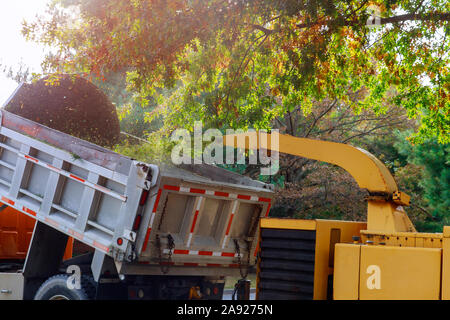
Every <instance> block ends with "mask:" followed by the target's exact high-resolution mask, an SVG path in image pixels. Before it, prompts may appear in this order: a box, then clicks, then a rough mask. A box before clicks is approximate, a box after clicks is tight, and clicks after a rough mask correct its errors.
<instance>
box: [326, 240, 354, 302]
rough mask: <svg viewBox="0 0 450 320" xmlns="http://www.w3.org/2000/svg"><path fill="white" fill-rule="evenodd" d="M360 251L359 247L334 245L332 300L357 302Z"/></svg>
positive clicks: (341, 244)
mask: <svg viewBox="0 0 450 320" xmlns="http://www.w3.org/2000/svg"><path fill="white" fill-rule="evenodd" d="M360 250H361V246H360V245H355V244H346V243H338V244H336V251H335V257H336V259H335V264H334V275H333V276H334V279H333V288H334V290H333V299H335V300H358V298H359V259H360Z"/></svg>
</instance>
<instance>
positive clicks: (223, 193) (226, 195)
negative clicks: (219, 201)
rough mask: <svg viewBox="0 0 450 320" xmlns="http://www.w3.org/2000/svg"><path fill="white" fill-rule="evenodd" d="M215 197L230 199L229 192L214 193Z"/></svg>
mask: <svg viewBox="0 0 450 320" xmlns="http://www.w3.org/2000/svg"><path fill="white" fill-rule="evenodd" d="M214 195H215V196H218V197H228V196H229V195H230V194H229V193H228V192H222V191H214Z"/></svg>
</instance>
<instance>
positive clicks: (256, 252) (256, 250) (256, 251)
mask: <svg viewBox="0 0 450 320" xmlns="http://www.w3.org/2000/svg"><path fill="white" fill-rule="evenodd" d="M258 250H259V242H257V243H256V249H255V257H256V255H257V254H258Z"/></svg>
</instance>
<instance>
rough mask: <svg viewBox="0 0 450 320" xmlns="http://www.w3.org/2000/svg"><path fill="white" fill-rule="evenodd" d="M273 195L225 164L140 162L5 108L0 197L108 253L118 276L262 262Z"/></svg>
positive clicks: (229, 269)
mask: <svg viewBox="0 0 450 320" xmlns="http://www.w3.org/2000/svg"><path fill="white" fill-rule="evenodd" d="M272 197H273V191H272V190H271V186H270V185H268V184H264V183H261V182H258V181H254V180H251V179H249V178H247V177H244V176H241V175H238V174H235V173H232V172H229V171H226V170H224V169H221V168H217V167H214V166H208V165H195V166H194V165H193V166H184V167H171V166H168V167H159V166H156V165H153V164H148V163H143V162H140V161H136V160H133V159H130V158H128V157H125V156H123V155H120V154H117V153H114V152H112V151H110V150H107V149H104V148H101V147H99V146H96V145H94V144H91V143H88V142H86V141H84V140H81V139H77V138H75V137H72V136H70V135H67V134H64V133H61V132H58V131H56V130H53V129H50V128H48V127H45V126H42V125H40V124H38V123H35V122H33V121H30V120H26V119H23V118H21V117H18V116H16V115H13V114H11V113H8V112H6V111H4V110H2V111H1V127H0V201H1V202H3V203H4V204H6V205H9V206H11V207H14V208H15V209H17V210H19V211H21V212H23V213H24V214H26V215H28V216H30V217H33V218H34V219H36V220H37V221H40V222H42V223H44V224H47V225H49V226H51V227H52V228H54V229H56V230H58V231H60V232H62V233H65V234H67V235H69V236H71V237H73V238H75V239H77V240H79V241H81V242H83V243H85V244H87V245H89V246H92V247H93V248H95V249H96V250H97V251H99V252H102V253H104V254H106V255H108V256H111V257H112V258H114V261H115V263H116V266H117V269H118V272H119V273H124V274H125V273H126V274H161V273H167V272H171V273H173V274H191V275H192V274H198V275H211V274H217V272H218V270H217V269H221V274H223V275H227V274H236V272H237V270H239V268H242V266H244V265H253V264H254V263H255V255H256V254H255V253H256V244H257V239H256V238H257V236H256V235H257V234H258V232H257V231H258V227H259V225H258V221H259V217H261V216H266V215H267V214H268V212H269V209H270V204H271V199H272ZM169 270H170V271H169Z"/></svg>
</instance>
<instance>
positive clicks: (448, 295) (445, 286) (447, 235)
mask: <svg viewBox="0 0 450 320" xmlns="http://www.w3.org/2000/svg"><path fill="white" fill-rule="evenodd" d="M441 298H442V300H450V227H448V226H445V227H444V232H443V241H442V297H441Z"/></svg>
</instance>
